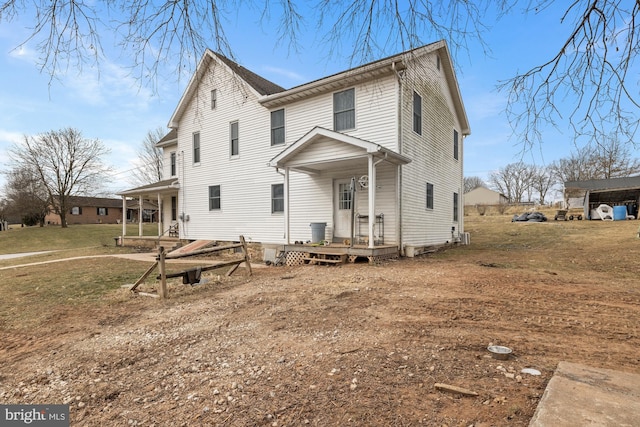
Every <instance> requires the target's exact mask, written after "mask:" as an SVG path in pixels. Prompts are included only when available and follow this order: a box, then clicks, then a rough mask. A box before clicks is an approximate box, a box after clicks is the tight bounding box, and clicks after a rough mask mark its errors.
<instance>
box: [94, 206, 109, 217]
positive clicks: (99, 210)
mask: <svg viewBox="0 0 640 427" xmlns="http://www.w3.org/2000/svg"><path fill="white" fill-rule="evenodd" d="M96 211H97V212H96V213H97V214H98V216H106V215H109V208H96Z"/></svg>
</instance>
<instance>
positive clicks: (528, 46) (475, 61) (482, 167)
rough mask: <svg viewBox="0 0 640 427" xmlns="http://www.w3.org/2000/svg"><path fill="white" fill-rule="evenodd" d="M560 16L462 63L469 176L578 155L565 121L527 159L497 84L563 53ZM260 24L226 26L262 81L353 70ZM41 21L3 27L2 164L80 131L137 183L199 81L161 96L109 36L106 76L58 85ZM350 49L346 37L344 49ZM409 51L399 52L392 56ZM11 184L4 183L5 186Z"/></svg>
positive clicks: (516, 17)
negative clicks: (146, 148) (185, 94)
mask: <svg viewBox="0 0 640 427" xmlns="http://www.w3.org/2000/svg"><path fill="white" fill-rule="evenodd" d="M560 3H562V2H560ZM561 12H562V8H560V9H558V8H555V9H553V8H550V9H548V10H546V11H544V12H543V13H541V14H540V15H525V14H522V13H520V12H519V11H518V10H515V11H514V12H513V13H511V14H510V15H509V16H507V17H506V18H504V19H502V20H500V21H498V22H497V23H495V24H492V28H491V29H490V30H489V31H488V32H487V33H485V34H484V37H485V41H486V43H487V44H488V46H489V47H490V49H491V52H490V53H489V55H486V54H485V52H484V50H483V49H481V48H480V46H477V45H475V44H472V45H470V46H469V51H468V52H467V53H465V52H461V53H460V54H459V55H458V57H457V58H454V61H455V66H456V72H457V74H458V81H459V85H460V89H461V92H462V96H463V100H464V103H465V107H466V110H467V115H468V117H469V122H470V124H471V136H469V137H468V138H467V139H466V141H465V147H464V148H465V176H480V177H481V178H483V179H486V177H487V176H488V174H489V173H490V172H492V171H495V170H497V169H498V168H501V167H503V166H505V165H507V164H508V163H512V162H515V161H519V160H521V159H522V160H523V161H525V162H527V163H536V164H541V165H544V164H548V163H550V162H552V161H553V160H556V159H558V158H561V157H566V156H568V155H569V154H570V152H571V150H572V148H573V134H572V133H571V132H570V131H569V129H568V126H567V124H566V123H560V130H556V129H553V128H549V129H545V131H544V134H543V140H544V143H543V144H542V145H540V146H538V147H535V149H534V150H532V151H531V152H527V153H525V154H524V157H522V156H523V154H522V145H521V144H520V143H519V140H518V139H517V138H516V137H514V136H513V135H512V132H511V128H510V126H509V123H508V121H507V119H506V116H505V114H504V108H505V106H506V94H504V93H499V92H497V91H496V89H495V87H496V84H497V83H498V81H500V80H505V79H508V78H509V77H512V76H513V75H514V74H515V73H516V72H518V71H521V72H522V71H525V70H528V69H529V68H531V67H532V66H535V65H538V64H539V63H541V62H542V61H544V60H546V59H548V58H549V57H550V56H551V55H552V54H554V53H555V51H556V50H557V47H558V46H559V45H560V44H561V43H562V42H563V41H564V39H565V38H566V35H567V34H568V32H569V31H570V29H571V27H570V25H560V18H561ZM234 18H235V16H234ZM258 19H259V13H258V12H257V11H255V10H254V11H252V10H248V11H245V12H243V13H242V14H240V13H239V14H238V16H237V19H236V20H235V21H232V20H229V21H227V22H226V23H225V25H226V28H225V29H226V34H227V36H228V39H229V42H230V45H231V48H232V49H233V52H234V54H235V57H236V59H237V60H238V62H239V63H240V64H241V65H243V66H245V67H246V68H248V69H250V70H252V71H254V72H256V73H258V74H260V75H262V76H263V77H265V78H267V79H269V80H271V81H273V82H275V83H277V84H279V85H281V86H283V87H285V88H288V87H292V86H296V85H299V84H302V83H305V82H308V81H312V80H315V79H317V78H320V77H323V76H326V75H329V74H332V73H335V72H338V71H341V70H344V69H348V68H349V67H350V63H349V60H348V58H342V59H341V58H339V57H332V58H331V59H330V60H327V54H328V52H327V50H326V46H325V45H323V44H322V43H321V41H320V40H319V39H318V35H317V33H316V32H315V30H314V29H313V28H306V27H305V28H303V29H302V32H301V38H300V47H301V49H300V51H299V52H297V53H295V52H294V53H291V52H289V51H288V49H287V46H282V45H281V46H278V45H277V43H276V39H277V35H276V34H275V33H274V32H273V31H270V30H268V27H269V24H268V23H266V24H265V25H260V24H259V23H258ZM489 22H490V23H492V22H493V21H489ZM32 25H33V23H30V22H24V21H14V22H11V23H6V22H2V23H0V70H2V71H1V75H2V80H1V81H2V83H1V85H0V163H1V164H2V168H3V169H4V170H6V169H7V168H8V167H9V166H10V165H9V164H8V158H7V149H8V148H9V147H10V146H11V144H13V143H17V142H19V141H20V140H21V139H22V138H23V135H25V134H26V135H36V134H38V133H40V132H45V131H48V130H53V129H60V128H63V127H75V128H77V129H79V130H81V131H82V132H83V134H84V136H85V137H87V138H99V139H101V140H102V141H103V142H104V143H105V144H106V145H107V146H109V147H110V149H111V154H110V155H109V156H108V157H106V158H105V161H106V163H108V164H110V165H112V166H113V167H114V168H115V170H116V171H115V173H114V175H113V176H112V180H113V182H112V183H111V184H110V186H109V190H110V191H112V192H116V191H118V190H123V189H126V188H131V187H133V185H132V183H131V182H130V181H129V179H128V178H127V176H128V173H127V170H129V169H131V168H133V167H135V165H134V163H132V161H133V160H135V158H136V149H137V147H138V146H139V145H140V144H141V142H142V140H143V139H144V137H145V135H146V133H147V131H149V130H151V129H154V128H156V127H158V126H162V127H165V126H166V124H167V122H168V120H169V118H170V116H171V114H172V113H173V110H174V108H175V106H176V104H177V102H178V100H179V98H180V96H181V95H182V90H183V89H184V86H185V84H186V82H187V80H188V77H189V76H190V75H189V74H187V75H184V76H180V77H181V78H177V77H176V76H175V75H174V76H171V75H170V76H169V77H166V78H162V79H160V80H158V86H157V90H156V91H152V90H150V89H149V88H148V87H146V86H142V87H141V86H140V85H139V82H138V81H136V79H134V78H133V77H131V76H130V75H129V74H128V71H127V69H126V68H125V66H124V65H125V64H126V62H125V59H123V58H122V56H121V55H118V54H117V51H118V50H117V49H116V48H113V47H111V46H109V45H108V42H109V38H108V37H105V38H104V40H103V47H104V48H105V51H106V53H107V55H108V57H107V58H105V59H103V60H102V61H101V64H100V69H99V72H98V70H97V69H95V68H92V67H90V66H85V67H83V69H82V70H81V71H80V70H77V69H74V68H70V69H69V70H67V71H66V73H65V74H64V75H60V76H59V78H58V79H54V80H50V77H49V75H47V74H46V73H41V72H40V71H39V69H38V67H37V61H38V53H37V52H36V50H35V46H34V44H32V43H27V44H26V45H25V46H24V47H22V48H18V49H16V46H18V45H19V44H20V43H21V42H23V41H24V40H25V39H26V37H27V36H28V34H29V33H28V30H27V29H26V28H25V27H29V26H32ZM425 41H435V40H429V39H426V40H425ZM350 43H351V41H350V40H348V38H345V40H344V51H345V52H346V51H348V50H349V49H350ZM400 50H401V49H400V48H396V49H394V48H392V47H391V48H389V51H388V52H386V54H387V55H391V54H394V53H398V52H399V51H400ZM382 56H383V55H381V56H380V57H382ZM569 101H571V100H569ZM635 154H636V155H637V152H636V153H635ZM3 183H4V180H3V178H2V177H0V185H3Z"/></svg>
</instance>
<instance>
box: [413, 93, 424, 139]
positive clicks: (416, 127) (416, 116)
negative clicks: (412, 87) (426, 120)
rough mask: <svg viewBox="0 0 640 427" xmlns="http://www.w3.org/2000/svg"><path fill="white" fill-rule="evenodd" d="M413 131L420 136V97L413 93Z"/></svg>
mask: <svg viewBox="0 0 640 427" xmlns="http://www.w3.org/2000/svg"><path fill="white" fill-rule="evenodd" d="M413 131H414V132H415V133H417V134H418V135H422V97H421V96H420V95H418V94H417V93H416V92H413Z"/></svg>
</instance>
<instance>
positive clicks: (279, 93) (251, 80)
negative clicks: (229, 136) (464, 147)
mask: <svg viewBox="0 0 640 427" xmlns="http://www.w3.org/2000/svg"><path fill="white" fill-rule="evenodd" d="M436 51H437V52H438V53H439V56H440V63H441V67H442V70H443V73H444V76H445V79H446V81H447V83H448V86H449V89H450V90H451V98H452V100H453V105H454V108H455V113H456V116H457V118H458V122H459V123H460V127H461V129H460V131H461V133H462V135H465V136H466V135H469V134H470V133H471V129H470V127H469V119H468V118H467V113H466V111H465V108H464V103H463V102H462V95H461V93H460V87H459V86H458V80H457V78H456V75H455V71H454V68H453V61H452V59H451V54H450V52H449V47H448V46H447V43H446V42H445V41H444V40H440V41H438V42H434V43H430V44H427V45H425V46H422V47H418V48H415V49H411V50H408V51H405V52H402V53H399V54H397V55H393V56H389V57H387V58H383V59H379V60H377V61H373V62H370V63H368V64H364V65H361V66H358V67H355V68H351V69H349V70H346V71H343V72H340V73H337V74H333V75H331V76H328V77H323V78H321V79H318V80H314V81H312V82H309V83H305V84H303V85H299V86H295V87H293V88H291V89H284V88H282V87H281V86H279V85H277V84H275V83H273V82H271V81H269V80H267V79H265V78H263V77H261V76H259V75H258V74H256V73H254V72H252V71H250V70H248V69H246V68H244V67H243V66H241V65H239V64H237V63H236V62H234V61H232V60H230V59H229V58H227V57H225V56H224V55H221V54H219V53H216V52H213V51H211V50H209V49H207V50H206V51H205V53H204V54H203V56H202V58H201V60H200V62H199V63H198V66H197V68H196V72H195V73H194V75H193V76H192V78H191V80H190V81H189V84H188V85H187V89H186V90H185V92H184V94H183V95H182V97H181V98H180V101H179V102H178V106H177V107H176V110H175V111H174V113H173V115H172V116H171V119H170V120H169V127H170V128H174V129H175V128H177V126H178V121H179V119H180V117H181V116H182V114H183V113H184V110H185V109H186V107H187V105H188V103H189V101H190V99H191V97H192V96H193V94H194V93H195V91H196V90H197V87H198V83H199V82H200V80H201V79H202V77H204V75H205V73H206V71H207V69H208V67H209V65H210V64H211V63H212V62H213V61H219V62H220V63H222V64H224V65H225V66H226V67H227V68H228V69H229V70H230V71H231V72H233V73H234V74H235V75H236V76H238V77H239V78H240V79H242V80H243V81H244V82H245V83H247V84H248V85H249V87H250V88H251V89H252V90H253V91H254V92H255V94H256V95H257V97H258V98H259V102H260V103H261V104H262V105H264V106H265V107H266V108H273V107H276V106H279V105H283V104H286V103H288V102H291V101H294V100H297V99H302V98H304V97H307V96H311V95H315V94H318V93H324V92H329V91H334V90H336V89H337V88H342V87H345V86H348V85H353V84H355V83H357V82H360V81H364V80H369V79H372V78H376V77H381V76H384V75H390V74H393V73H395V72H398V71H401V70H403V69H405V68H406V66H407V63H408V62H409V61H411V60H412V59H414V58H416V57H419V56H423V55H426V54H429V53H432V52H436Z"/></svg>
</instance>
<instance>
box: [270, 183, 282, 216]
mask: <svg viewBox="0 0 640 427" xmlns="http://www.w3.org/2000/svg"><path fill="white" fill-rule="evenodd" d="M276 212H284V184H273V185H272V186H271V213H276Z"/></svg>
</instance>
